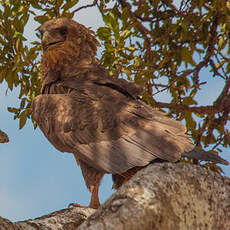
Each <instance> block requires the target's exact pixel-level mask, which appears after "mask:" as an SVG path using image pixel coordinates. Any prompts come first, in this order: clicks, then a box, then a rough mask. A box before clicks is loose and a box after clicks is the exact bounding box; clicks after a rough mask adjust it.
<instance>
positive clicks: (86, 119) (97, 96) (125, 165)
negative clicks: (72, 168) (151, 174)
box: [33, 18, 227, 208]
mask: <svg viewBox="0 0 230 230" xmlns="http://www.w3.org/2000/svg"><path fill="white" fill-rule="evenodd" d="M39 31H40V33H41V40H42V47H43V56H42V80H43V84H42V94H41V95H39V96H37V97H36V98H35V99H34V101H33V117H34V119H35V121H36V122H37V123H38V125H39V127H40V129H41V130H42V132H43V133H44V135H45V136H46V137H47V138H48V140H49V141H50V142H51V143H52V144H53V145H54V146H55V147H56V148H57V149H58V150H60V151H61V152H70V153H73V154H74V156H75V158H76V161H77V164H79V165H80V167H81V170H82V174H83V176H84V180H85V183H86V186H87V188H88V189H89V190H90V192H91V202H90V205H89V207H91V208H98V207H99V206H100V203H99V199H98V189H99V185H100V181H101V179H102V177H103V175H104V174H105V173H110V174H112V177H113V181H114V188H116V189H117V188H119V187H120V186H121V185H122V184H123V183H125V182H126V181H127V180H128V179H129V178H131V177H132V176H133V175H134V174H135V173H136V172H137V171H138V170H140V169H141V168H143V167H145V166H146V165H148V164H149V163H151V162H154V161H156V160H165V161H170V162H176V161H178V160H179V159H180V158H181V156H191V157H193V158H196V159H199V160H212V161H214V162H217V163H223V164H227V162H226V161H225V160H223V159H222V158H220V157H218V156H216V155H214V154H211V153H206V152H204V151H203V152H200V151H199V150H197V149H195V150H193V149H194V144H193V143H192V142H191V140H190V139H189V136H188V135H186V134H185V132H186V129H185V127H184V125H183V124H182V123H181V122H178V121H176V120H173V119H171V118H169V117H167V116H165V114H164V113H163V112H160V111H158V110H156V109H153V108H152V107H150V106H148V105H147V104H146V103H144V102H142V101H141V100H140V99H139V95H140V94H141V93H142V89H141V88H140V87H139V86H138V85H137V84H135V83H131V82H128V81H125V80H121V79H114V78H112V77H110V76H108V74H107V73H106V71H105V70H104V69H103V67H102V66H101V65H100V63H99V62H98V60H97V59H96V58H95V55H96V52H97V46H98V45H99V43H98V41H97V40H96V38H95V36H94V34H93V32H92V31H91V30H89V29H87V28H86V27H85V26H83V25H81V24H79V23H77V22H75V21H73V20H71V19H68V18H58V19H55V20H50V21H48V22H46V23H44V25H42V26H41V27H40V28H39ZM191 150H193V151H192V152H190V151H191Z"/></svg>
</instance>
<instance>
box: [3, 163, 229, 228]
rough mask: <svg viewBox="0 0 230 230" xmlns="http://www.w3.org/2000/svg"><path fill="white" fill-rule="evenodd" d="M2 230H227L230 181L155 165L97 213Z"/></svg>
mask: <svg viewBox="0 0 230 230" xmlns="http://www.w3.org/2000/svg"><path fill="white" fill-rule="evenodd" d="M92 213H94V214H92ZM91 214H92V215H91ZM87 217H88V218H87ZM82 222H84V223H83V224H81V223H82ZM4 223H5V226H4V225H3V224H4ZM80 224H81V225H80ZM79 225H80V226H79ZM2 226H3V227H2ZM77 226H79V227H77ZM2 229H4V230H5V229H7V230H10V229H25V230H28V229H30V230H33V229H47V230H48V229H55V230H57V229H68V230H72V229H78V230H83V229H85V230H86V229H87V230H105V229H109V230H113V229H116V230H117V229H124V230H129V229H130V230H137V229H140V230H145V229H146V230H150V229H152V230H155V229H160V230H171V229H173V230H174V229H175V230H184V229H194V230H197V229H207V230H210V229H213V230H218V229H220V230H228V229H230V179H229V178H227V177H223V176H221V175H219V174H216V173H214V172H212V171H210V170H207V169H206V168H203V167H200V166H197V165H190V164H184V163H178V164H173V163H155V164H152V165H150V166H148V167H146V168H145V169H143V170H141V171H139V172H138V173H137V174H136V175H135V176H134V177H133V178H132V179H131V180H130V181H129V182H127V183H126V184H125V185H124V186H122V187H121V189H119V191H117V192H116V193H115V194H114V195H113V196H112V197H111V198H110V199H109V200H108V201H106V202H105V204H104V205H103V206H102V207H101V208H99V209H98V210H97V211H96V212H94V210H92V209H87V208H85V209H83V208H70V209H65V210H61V211H58V212H55V213H52V214H50V215H46V216H43V217H40V218H38V219H35V220H27V221H23V222H17V223H11V222H9V221H7V220H5V219H0V230H2Z"/></svg>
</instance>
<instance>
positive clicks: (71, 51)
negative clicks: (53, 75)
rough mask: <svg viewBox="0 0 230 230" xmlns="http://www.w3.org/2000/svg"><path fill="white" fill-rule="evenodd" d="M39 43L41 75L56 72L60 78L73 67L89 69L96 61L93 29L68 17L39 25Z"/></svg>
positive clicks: (71, 73) (97, 43)
mask: <svg viewBox="0 0 230 230" xmlns="http://www.w3.org/2000/svg"><path fill="white" fill-rule="evenodd" d="M38 30H39V32H40V34H41V44H42V50H43V55H42V73H43V78H45V77H46V76H47V73H50V72H59V73H61V76H62V77H63V78H65V77H68V76H70V75H71V76H72V75H74V73H73V70H76V69H84V68H88V67H89V65H92V63H94V60H96V58H95V56H96V53H97V46H98V45H99V42H98V41H97V39H96V38H95V36H94V33H93V31H91V30H90V29H88V28H86V27H85V26H83V25H81V24H79V23H77V22H75V21H73V20H72V19H69V18H58V19H53V20H50V21H47V22H45V23H44V24H43V25H42V26H40V27H39V28H38Z"/></svg>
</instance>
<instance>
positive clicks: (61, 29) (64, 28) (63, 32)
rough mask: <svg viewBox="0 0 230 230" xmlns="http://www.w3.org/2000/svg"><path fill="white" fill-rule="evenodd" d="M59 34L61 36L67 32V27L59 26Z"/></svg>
mask: <svg viewBox="0 0 230 230" xmlns="http://www.w3.org/2000/svg"><path fill="white" fill-rule="evenodd" d="M60 34H61V35H62V36H65V35H66V34H67V28H66V27H62V28H60Z"/></svg>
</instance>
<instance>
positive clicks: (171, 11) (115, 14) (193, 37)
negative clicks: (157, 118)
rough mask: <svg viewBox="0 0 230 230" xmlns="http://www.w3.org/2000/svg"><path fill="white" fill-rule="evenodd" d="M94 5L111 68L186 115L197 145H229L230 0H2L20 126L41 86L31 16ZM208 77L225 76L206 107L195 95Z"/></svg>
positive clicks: (0, 14)
mask: <svg viewBox="0 0 230 230" xmlns="http://www.w3.org/2000/svg"><path fill="white" fill-rule="evenodd" d="M90 7H96V8H97V9H98V10H99V12H100V13H101V17H102V18H103V21H104V23H105V26H104V27H100V28H98V30H97V36H98V38H99V39H100V40H101V43H102V44H103V45H104V50H103V53H102V58H101V60H102V64H103V65H104V66H105V68H106V69H107V70H108V72H109V73H110V74H111V75H113V76H115V77H125V78H128V79H132V80H134V81H136V82H137V83H142V84H145V86H146V91H145V93H144V94H143V100H145V101H146V102H147V103H149V104H151V105H152V106H154V107H158V108H162V109H163V108H164V109H167V111H168V113H169V116H173V117H174V118H176V119H178V120H184V121H185V124H186V127H187V129H188V133H189V134H191V135H192V138H193V139H194V141H195V143H196V145H197V146H200V147H209V149H212V151H214V152H215V151H216V152H217V151H221V148H227V147H229V146H230V133H229V129H228V128H227V127H229V119H230V116H229V112H230V57H229V54H230V46H229V41H230V39H229V38H230V2H229V1H228V0H221V1H220V0H209V1H207V0H199V1H198V0H174V1H173V0H171V1H168V0H154V1H150V0H141V1H140V0H133V1H131V0H115V1H113V0H100V1H99V0H98V1H96V0H94V1H92V3H91V4H88V5H85V6H81V7H80V6H79V1H78V0H68V1H67V0H56V1H52V0H39V1H37V0H27V1H26V0H17V1H14V0H2V1H1V7H0V22H1V23H0V50H1V52H0V83H1V82H3V81H6V82H7V84H8V88H9V89H10V90H13V89H14V88H15V87H19V88H20V93H19V98H20V100H21V103H20V105H19V106H18V108H12V107H9V108H8V110H9V112H11V113H13V114H14V118H15V119H16V118H17V119H19V127H20V128H22V127H23V126H24V125H25V123H26V120H27V118H31V102H32V100H33V98H34V97H35V96H36V95H38V94H40V87H41V78H40V59H41V55H40V53H41V47H40V44H39V42H37V41H34V42H29V41H28V38H27V37H25V33H24V29H25V26H26V25H27V24H28V23H29V19H31V20H35V21H37V22H38V23H40V24H42V23H44V22H45V21H47V20H49V19H52V18H57V17H70V18H73V17H74V14H75V15H76V14H77V13H78V12H79V11H80V10H85V11H87V9H88V8H90ZM34 29H36V28H34ZM33 33H35V31H33ZM204 71H205V74H206V78H205V81H204V79H202V78H203V75H202V72H204ZM210 80H212V81H213V80H216V81H220V80H221V81H222V83H223V88H222V90H221V91H220V92H219V95H218V97H217V98H216V99H215V100H214V101H213V102H212V103H211V104H210V105H206V106H202V105H200V104H199V101H197V100H196V96H197V95H198V93H199V94H200V92H204V90H209V89H208V88H207V89H206V88H205V87H204V86H205V84H207V82H208V81H210ZM162 93H168V94H169V95H170V99H169V100H170V101H169V102H168V103H164V102H161V101H159V100H158V99H156V95H157V94H158V95H160V94H162ZM207 166H209V167H211V168H213V169H214V170H220V168H217V167H216V166H215V165H212V164H209V165H207Z"/></svg>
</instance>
